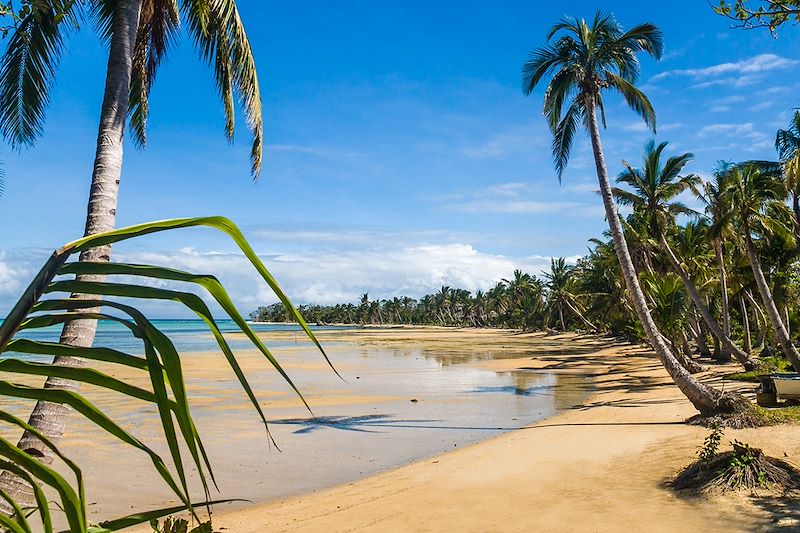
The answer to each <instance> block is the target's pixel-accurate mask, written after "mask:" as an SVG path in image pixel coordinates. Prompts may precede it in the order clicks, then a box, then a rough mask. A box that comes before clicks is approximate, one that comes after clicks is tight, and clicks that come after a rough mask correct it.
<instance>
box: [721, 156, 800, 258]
mask: <svg viewBox="0 0 800 533" xmlns="http://www.w3.org/2000/svg"><path fill="white" fill-rule="evenodd" d="M724 194H725V197H726V199H727V201H728V202H729V203H730V205H731V207H732V208H733V209H734V210H735V211H736V213H737V214H738V216H739V219H740V220H741V221H742V223H743V224H745V225H746V228H747V229H749V230H750V231H757V232H760V233H762V234H764V235H775V236H777V237H779V238H781V239H782V240H783V242H784V245H785V246H787V247H792V246H794V243H795V239H794V235H793V232H792V231H791V230H790V229H789V227H788V225H787V224H786V223H785V221H787V220H790V217H791V215H790V214H789V210H788V207H787V206H786V204H785V203H784V199H785V198H786V187H785V184H784V182H783V181H782V180H781V179H780V178H779V177H778V176H777V175H776V174H775V173H773V172H769V171H768V169H765V167H764V165H761V164H759V162H747V163H743V164H739V165H734V166H732V167H730V170H729V176H728V185H727V187H726V189H725V192H724Z"/></svg>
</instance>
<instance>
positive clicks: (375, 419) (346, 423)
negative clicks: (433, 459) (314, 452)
mask: <svg viewBox="0 0 800 533" xmlns="http://www.w3.org/2000/svg"><path fill="white" fill-rule="evenodd" d="M426 422H427V423H430V422H440V420H398V419H395V418H394V417H393V416H392V415H386V414H380V415H361V416H318V417H311V418H284V419H280V420H271V421H270V424H286V425H297V426H303V427H302V428H301V429H298V430H295V431H293V434H295V435H304V434H308V433H312V432H314V431H318V430H322V429H325V428H331V429H340V430H342V431H355V432H358V433H379V431H375V430H372V429H365V428H369V427H373V428H380V427H398V426H397V425H398V424H419V423H426ZM400 427H402V426H400Z"/></svg>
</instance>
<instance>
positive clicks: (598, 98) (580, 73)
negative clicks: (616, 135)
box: [522, 11, 664, 180]
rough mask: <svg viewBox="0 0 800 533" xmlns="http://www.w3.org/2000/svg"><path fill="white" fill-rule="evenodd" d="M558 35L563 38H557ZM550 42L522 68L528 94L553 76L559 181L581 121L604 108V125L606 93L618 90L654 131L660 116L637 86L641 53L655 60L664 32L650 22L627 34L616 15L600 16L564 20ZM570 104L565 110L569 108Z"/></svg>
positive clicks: (548, 105) (549, 113) (551, 105)
mask: <svg viewBox="0 0 800 533" xmlns="http://www.w3.org/2000/svg"><path fill="white" fill-rule="evenodd" d="M556 35H560V37H558V38H557V39H555V40H553V39H554V38H555V37H556ZM547 40H548V44H547V45H545V46H542V47H540V48H538V49H537V50H535V51H533V52H532V53H531V55H530V57H529V58H528V60H527V61H526V62H525V64H524V65H523V67H522V91H523V93H525V95H526V96H528V95H530V94H531V92H533V90H534V89H535V88H536V86H537V85H538V84H539V82H540V81H541V80H542V78H544V77H545V76H551V77H550V83H549V84H548V86H547V90H546V91H545V97H544V110H543V112H544V115H545V117H546V118H547V123H548V125H549V126H550V131H551V132H552V133H553V137H554V138H553V145H552V149H553V158H554V160H555V166H556V171H557V172H558V177H559V180H560V179H561V176H562V174H563V173H564V169H565V168H566V165H567V160H568V159H569V153H570V149H571V148H572V141H573V138H574V136H575V130H576V129H577V127H578V123H579V121H581V120H582V121H583V122H584V123H586V121H587V120H588V113H589V112H590V110H593V109H594V108H595V107H597V108H599V109H600V115H601V119H602V123H603V125H604V126H605V108H604V105H603V99H602V94H601V92H602V90H603V89H614V90H616V91H617V92H619V93H620V94H621V95H622V97H623V98H624V99H625V102H626V103H627V104H628V106H629V107H630V108H631V109H633V110H634V111H635V112H636V113H637V114H639V115H640V116H641V117H642V119H643V120H644V121H645V123H646V124H647V125H648V126H649V127H650V128H651V129H652V130H653V132H654V133H655V128H656V115H655V111H653V106H652V105H651V104H650V101H649V100H648V99H647V96H645V94H644V93H643V92H641V91H640V90H639V89H637V88H636V87H635V85H634V84H635V83H636V80H637V78H638V76H639V71H640V66H639V59H638V58H637V54H638V53H639V52H646V53H647V54H649V55H651V56H653V57H654V58H656V59H659V58H660V57H661V54H662V52H663V49H664V44H663V41H662V36H661V30H660V29H659V28H658V27H657V26H655V25H654V24H651V23H649V22H648V23H644V24H639V25H637V26H635V27H633V28H631V29H630V30H628V31H624V30H623V29H622V26H620V25H619V23H618V22H617V21H616V19H615V18H614V16H613V15H611V14H606V13H602V12H599V11H598V12H597V14H595V17H594V19H593V21H592V22H591V24H589V23H587V22H586V21H585V20H584V19H577V18H574V17H565V18H563V19H562V20H561V22H559V23H558V24H556V25H555V26H553V28H552V29H551V30H550V33H549V34H548V37H547ZM565 106H566V111H564V107H565Z"/></svg>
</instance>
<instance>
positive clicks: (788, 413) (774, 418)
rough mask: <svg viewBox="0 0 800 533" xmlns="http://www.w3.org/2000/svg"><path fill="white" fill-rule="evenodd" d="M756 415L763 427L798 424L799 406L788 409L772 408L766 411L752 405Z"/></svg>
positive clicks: (799, 422) (799, 418)
mask: <svg viewBox="0 0 800 533" xmlns="http://www.w3.org/2000/svg"><path fill="white" fill-rule="evenodd" d="M753 407H754V409H755V413H756V415H757V416H758V417H759V418H760V419H761V420H762V421H763V422H764V424H763V425H765V426H774V425H777V424H800V405H792V406H789V407H773V408H771V409H767V408H765V407H761V406H760V405H754V406H753Z"/></svg>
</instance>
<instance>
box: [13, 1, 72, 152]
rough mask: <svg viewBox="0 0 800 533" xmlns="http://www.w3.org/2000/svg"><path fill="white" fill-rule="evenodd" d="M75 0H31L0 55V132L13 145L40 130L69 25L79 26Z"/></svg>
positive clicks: (22, 143)
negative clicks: (25, 13) (28, 7)
mask: <svg viewBox="0 0 800 533" xmlns="http://www.w3.org/2000/svg"><path fill="white" fill-rule="evenodd" d="M77 9H78V3H77V2H75V1H74V0H59V1H54V2H34V3H32V4H31V11H30V13H29V14H28V15H27V16H25V17H24V18H23V19H22V20H20V21H19V23H18V24H17V26H16V27H15V28H14V30H13V32H12V33H11V37H10V38H9V39H8V43H7V45H6V49H5V51H4V52H3V56H2V58H0V132H2V135H3V137H4V138H5V139H6V140H7V141H8V142H9V143H11V145H12V146H13V147H15V148H20V147H23V146H31V145H32V144H33V143H34V142H35V141H36V139H37V138H38V137H39V136H40V135H41V134H42V128H43V127H44V115H45V109H46V108H47V105H48V103H49V102H50V89H51V88H52V86H53V82H54V78H55V73H56V70H57V69H58V64H59V62H60V60H61V56H62V54H63V53H64V39H65V37H66V33H67V31H68V29H69V28H71V27H73V26H76V25H77V19H76V11H77Z"/></svg>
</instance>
